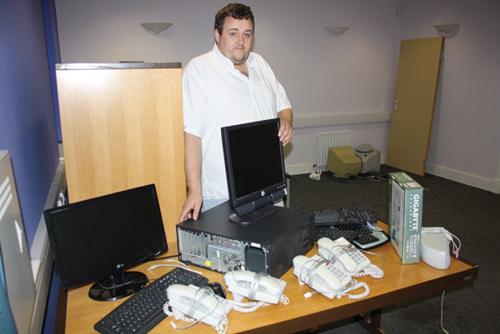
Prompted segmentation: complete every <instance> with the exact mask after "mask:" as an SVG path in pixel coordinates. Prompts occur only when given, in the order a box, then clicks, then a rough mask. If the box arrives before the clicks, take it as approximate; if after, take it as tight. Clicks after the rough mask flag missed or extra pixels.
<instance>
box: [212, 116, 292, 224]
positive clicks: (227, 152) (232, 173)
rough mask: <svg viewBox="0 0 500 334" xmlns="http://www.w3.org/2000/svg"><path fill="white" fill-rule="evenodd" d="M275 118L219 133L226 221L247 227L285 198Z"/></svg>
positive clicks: (278, 124)
mask: <svg viewBox="0 0 500 334" xmlns="http://www.w3.org/2000/svg"><path fill="white" fill-rule="evenodd" d="M279 128H280V121H279V118H273V119H268V120H263V121H256V122H250V123H244V124H238V125H233V126H228V127H223V128H222V129H221V134H222V144H223V151H224V161H225V166H226V177H227V184H228V190H229V202H230V205H231V208H232V209H233V210H234V212H235V213H234V214H232V215H231V216H230V217H229V219H230V220H231V221H233V222H235V223H251V222H253V221H255V220H258V219H260V218H262V217H265V216H267V215H269V214H272V213H274V212H275V211H276V209H275V208H274V207H273V205H272V204H273V203H274V202H275V201H277V200H279V199H281V198H283V197H284V196H285V195H286V177H285V162H284V156H283V145H282V143H281V140H280V138H279V137H278V132H279Z"/></svg>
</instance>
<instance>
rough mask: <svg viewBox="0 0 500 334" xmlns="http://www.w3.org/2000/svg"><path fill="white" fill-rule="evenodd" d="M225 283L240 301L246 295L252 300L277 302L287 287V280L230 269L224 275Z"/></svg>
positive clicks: (235, 298)
mask: <svg viewBox="0 0 500 334" xmlns="http://www.w3.org/2000/svg"><path fill="white" fill-rule="evenodd" d="M224 283H225V284H226V286H227V289H228V290H229V291H230V292H232V293H233V298H234V300H235V301H238V302H241V301H242V300H243V298H245V297H246V298H247V299H248V300H252V301H253V300H258V301H262V302H265V303H271V304H277V303H278V302H279V301H280V299H281V298H282V296H283V292H284V291H285V288H286V282H285V281H282V280H280V279H278V278H274V277H272V276H270V275H267V274H264V273H254V272H251V271H229V272H227V273H226V274H225V275H224Z"/></svg>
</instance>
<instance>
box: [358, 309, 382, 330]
mask: <svg viewBox="0 0 500 334" xmlns="http://www.w3.org/2000/svg"><path fill="white" fill-rule="evenodd" d="M381 319H382V309H376V310H373V311H371V312H370V315H369V316H367V315H364V314H360V315H358V316H355V317H354V320H356V321H357V322H359V323H360V324H361V326H363V327H364V328H365V329H366V330H367V331H368V332H369V333H370V334H385V332H384V331H383V330H382V329H381V328H380V320H381Z"/></svg>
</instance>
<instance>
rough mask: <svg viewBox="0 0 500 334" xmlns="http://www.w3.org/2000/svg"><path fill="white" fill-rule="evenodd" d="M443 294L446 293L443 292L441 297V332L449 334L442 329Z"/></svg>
mask: <svg viewBox="0 0 500 334" xmlns="http://www.w3.org/2000/svg"><path fill="white" fill-rule="evenodd" d="M445 292H446V290H443V294H442V295H441V330H442V331H443V333H445V334H449V333H448V331H447V330H446V329H444V327H443V316H444V309H443V304H444V293H445Z"/></svg>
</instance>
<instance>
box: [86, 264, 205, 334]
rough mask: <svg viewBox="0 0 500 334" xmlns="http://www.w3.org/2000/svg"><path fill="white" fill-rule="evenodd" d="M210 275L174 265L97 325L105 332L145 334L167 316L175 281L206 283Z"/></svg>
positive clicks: (97, 329) (96, 328) (101, 331)
mask: <svg viewBox="0 0 500 334" xmlns="http://www.w3.org/2000/svg"><path fill="white" fill-rule="evenodd" d="M207 282H208V278H206V277H203V276H201V275H198V274H196V273H193V272H191V271H188V270H186V269H183V268H179V267H177V268H175V269H174V270H172V271H170V272H168V273H167V274H165V275H163V276H162V277H160V278H158V279H156V280H155V281H154V282H153V283H151V284H149V285H147V286H146V287H144V288H142V289H141V290H139V291H138V292H136V293H135V294H134V295H132V296H131V297H130V298H129V299H127V300H126V301H124V302H123V303H122V304H120V305H119V306H118V307H117V308H115V309H114V310H113V311H111V312H110V313H109V314H108V315H106V316H105V317H104V318H102V319H101V320H100V321H99V322H98V323H96V324H95V325H94V329H95V330H96V331H98V332H100V333H104V334H117V333H120V334H128V333H134V334H144V333H147V332H149V331H150V330H151V329H152V328H153V327H155V326H156V325H157V324H159V323H160V322H161V321H162V320H163V319H165V318H166V317H167V315H166V314H165V312H163V305H164V304H165V303H166V302H167V292H166V290H167V288H168V287H169V286H170V285H172V284H184V285H189V284H193V285H196V286H198V287H202V286H204V285H205V284H206V283H207Z"/></svg>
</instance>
